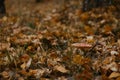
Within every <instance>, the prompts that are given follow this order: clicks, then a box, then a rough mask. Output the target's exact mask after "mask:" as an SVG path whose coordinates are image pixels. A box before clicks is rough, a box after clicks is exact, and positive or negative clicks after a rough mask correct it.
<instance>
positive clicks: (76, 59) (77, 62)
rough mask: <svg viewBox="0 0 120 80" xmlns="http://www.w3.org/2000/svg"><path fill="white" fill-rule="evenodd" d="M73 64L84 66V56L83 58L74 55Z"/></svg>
mask: <svg viewBox="0 0 120 80" xmlns="http://www.w3.org/2000/svg"><path fill="white" fill-rule="evenodd" d="M73 63H74V64H83V56H81V55H74V56H73Z"/></svg>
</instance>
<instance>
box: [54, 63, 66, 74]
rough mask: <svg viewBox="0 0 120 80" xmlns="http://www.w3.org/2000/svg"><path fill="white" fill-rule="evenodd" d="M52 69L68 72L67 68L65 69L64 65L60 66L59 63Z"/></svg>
mask: <svg viewBox="0 0 120 80" xmlns="http://www.w3.org/2000/svg"><path fill="white" fill-rule="evenodd" d="M54 69H55V70H57V71H60V72H62V73H67V72H68V70H67V69H65V67H64V66H61V65H56V66H55V67H54Z"/></svg>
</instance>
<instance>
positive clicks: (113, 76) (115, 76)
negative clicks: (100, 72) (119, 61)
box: [109, 72, 120, 79]
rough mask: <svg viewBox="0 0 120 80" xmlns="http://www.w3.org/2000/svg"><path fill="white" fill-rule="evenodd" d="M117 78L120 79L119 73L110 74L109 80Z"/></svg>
mask: <svg viewBox="0 0 120 80" xmlns="http://www.w3.org/2000/svg"><path fill="white" fill-rule="evenodd" d="M117 77H120V73H118V72H112V73H111V74H110V76H109V78H110V79H111V78H117Z"/></svg>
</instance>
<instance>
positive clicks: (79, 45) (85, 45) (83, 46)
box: [72, 43, 92, 48]
mask: <svg viewBox="0 0 120 80" xmlns="http://www.w3.org/2000/svg"><path fill="white" fill-rule="evenodd" d="M72 46H73V47H76V48H91V47H92V45H91V44H87V43H73V44H72Z"/></svg>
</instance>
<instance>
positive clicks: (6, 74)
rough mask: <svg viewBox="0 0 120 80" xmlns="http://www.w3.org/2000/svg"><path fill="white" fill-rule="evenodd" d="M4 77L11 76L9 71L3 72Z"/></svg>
mask: <svg viewBox="0 0 120 80" xmlns="http://www.w3.org/2000/svg"><path fill="white" fill-rule="evenodd" d="M2 76H3V77H4V78H8V77H9V76H10V75H9V73H8V72H7V71H3V72H2Z"/></svg>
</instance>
